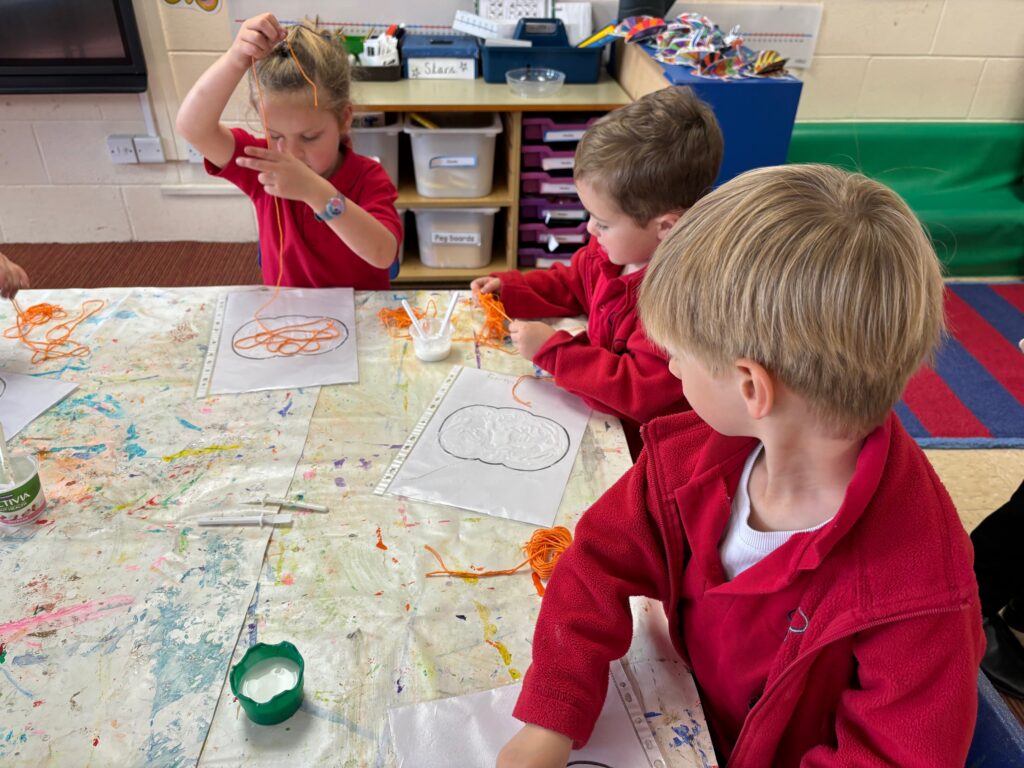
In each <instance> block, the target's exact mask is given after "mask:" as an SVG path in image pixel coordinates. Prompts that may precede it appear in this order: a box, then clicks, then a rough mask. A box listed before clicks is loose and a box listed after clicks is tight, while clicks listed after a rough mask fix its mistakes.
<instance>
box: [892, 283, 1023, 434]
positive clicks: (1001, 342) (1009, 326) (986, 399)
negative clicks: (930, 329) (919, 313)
mask: <svg viewBox="0 0 1024 768" xmlns="http://www.w3.org/2000/svg"><path fill="white" fill-rule="evenodd" d="M946 322H947V324H948V326H949V331H950V337H949V338H948V339H947V340H946V341H945V342H944V343H943V345H942V347H941V348H940V349H939V352H938V355H937V357H936V361H935V367H934V369H933V368H927V367H926V368H922V369H921V371H919V372H918V373H917V374H916V375H915V376H914V378H912V379H911V380H910V383H909V384H908V385H907V389H906V391H905V392H904V394H903V400H902V401H900V403H899V404H898V405H897V407H896V412H897V414H899V417H900V420H901V421H902V422H903V426H904V427H906V429H907V431H908V432H909V433H910V434H911V435H912V436H913V437H914V438H915V439H916V440H917V441H918V443H919V444H920V445H921V446H923V447H925V448H1020V447H1024V354H1022V353H1021V351H1020V349H1018V347H1017V342H1018V341H1019V340H1020V339H1022V338H1024V283H950V284H949V285H948V288H947V291H946Z"/></svg>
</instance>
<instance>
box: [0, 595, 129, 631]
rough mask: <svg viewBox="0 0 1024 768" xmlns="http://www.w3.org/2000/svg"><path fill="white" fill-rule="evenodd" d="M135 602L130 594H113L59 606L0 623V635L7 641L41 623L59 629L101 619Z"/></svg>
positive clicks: (49, 627)
mask: <svg viewBox="0 0 1024 768" xmlns="http://www.w3.org/2000/svg"><path fill="white" fill-rule="evenodd" d="M134 602H135V598H134V597H133V596H132V595H114V596H113V597H106V598H102V599H100V600H93V601H92V602H88V603H80V604H79V605H69V606H68V607H67V608H59V609H57V610H56V611H50V612H49V613H39V614H36V615H35V616H29V617H28V618H25V619H20V620H19V621H12V622H10V623H8V624H0V636H3V637H5V638H6V639H7V640H8V642H9V641H11V640H17V639H19V638H20V637H21V636H22V635H25V634H27V633H28V630H30V629H34V628H35V627H38V626H40V625H42V624H45V625H47V628H48V629H61V628H63V627H70V626H73V625H75V624H84V623H85V622H87V621H95V620H96V619H102V618H103V617H104V616H106V615H107V614H108V613H110V612H111V611H114V610H117V609H120V608H127V607H128V606H129V605H131V604H132V603H134Z"/></svg>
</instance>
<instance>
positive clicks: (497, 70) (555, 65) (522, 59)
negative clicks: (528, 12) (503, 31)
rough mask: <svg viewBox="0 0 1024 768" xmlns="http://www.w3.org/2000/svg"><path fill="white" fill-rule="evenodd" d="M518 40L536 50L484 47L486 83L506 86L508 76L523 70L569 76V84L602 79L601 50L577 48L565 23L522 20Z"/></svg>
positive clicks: (545, 20) (551, 20)
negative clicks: (557, 72) (515, 70)
mask: <svg viewBox="0 0 1024 768" xmlns="http://www.w3.org/2000/svg"><path fill="white" fill-rule="evenodd" d="M515 36H516V39H517V40H529V41H531V42H532V43H533V47H532V48H500V47H497V48H491V47H489V46H486V45H485V46H484V47H483V49H482V52H481V54H480V55H481V58H482V59H483V70H484V80H485V81H486V82H488V83H504V82H505V73H506V72H508V71H509V70H510V69H520V68H522V67H534V68H538V69H539V68H544V67H546V68H550V69H557V70H558V71H559V72H564V73H565V82H567V83H596V82H597V79H598V78H599V77H600V76H601V54H602V52H603V51H602V49H600V48H573V47H572V46H570V45H569V37H568V35H566V34H565V25H564V24H562V20H561V19H520V20H519V23H518V24H517V25H516V34H515Z"/></svg>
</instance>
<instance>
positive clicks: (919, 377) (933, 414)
mask: <svg viewBox="0 0 1024 768" xmlns="http://www.w3.org/2000/svg"><path fill="white" fill-rule="evenodd" d="M903 402H904V403H905V404H906V406H907V407H908V408H909V409H910V410H911V412H912V413H913V414H914V416H916V417H917V419H918V421H920V422H921V425H922V426H923V427H924V428H925V429H927V430H928V432H929V433H930V434H931V435H933V436H936V437H991V433H990V432H989V431H988V430H987V429H986V428H985V425H984V424H982V423H981V422H980V421H978V419H976V418H975V417H974V414H973V413H971V411H970V410H969V409H968V408H967V406H965V405H964V404H963V403H962V402H960V398H958V397H957V396H956V395H955V394H953V392H952V390H950V388H949V387H948V386H946V382H944V381H943V380H942V377H941V376H939V375H938V374H937V373H936V372H935V371H933V370H932V369H931V368H929V367H927V366H925V367H923V368H922V369H921V370H920V371H918V372H917V373H916V374H914V376H913V378H911V379H910V382H909V383H908V384H907V388H906V390H905V391H904V393H903Z"/></svg>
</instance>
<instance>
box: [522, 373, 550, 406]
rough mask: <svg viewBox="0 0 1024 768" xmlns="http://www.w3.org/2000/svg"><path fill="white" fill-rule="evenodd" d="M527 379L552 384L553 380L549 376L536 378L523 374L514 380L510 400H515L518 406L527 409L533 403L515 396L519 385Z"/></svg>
mask: <svg viewBox="0 0 1024 768" xmlns="http://www.w3.org/2000/svg"><path fill="white" fill-rule="evenodd" d="M527 379H536V380H537V381H551V382H553V381H554V379H553V378H552V377H551V376H537V375H535V374H533V373H524V374H523V375H522V376H520V377H519V378H517V379H516V383H515V384H513V385H512V399H513V400H515V401H516V402H517V403H519V404H520V405H525V406H526V407H527V408H532V407H533V401H531V400H523V399H522V398H521V397H519V395H517V394H516V390H517V389H518V388H519V385H520V384H522V383H523V382H524V381H526V380H527Z"/></svg>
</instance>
